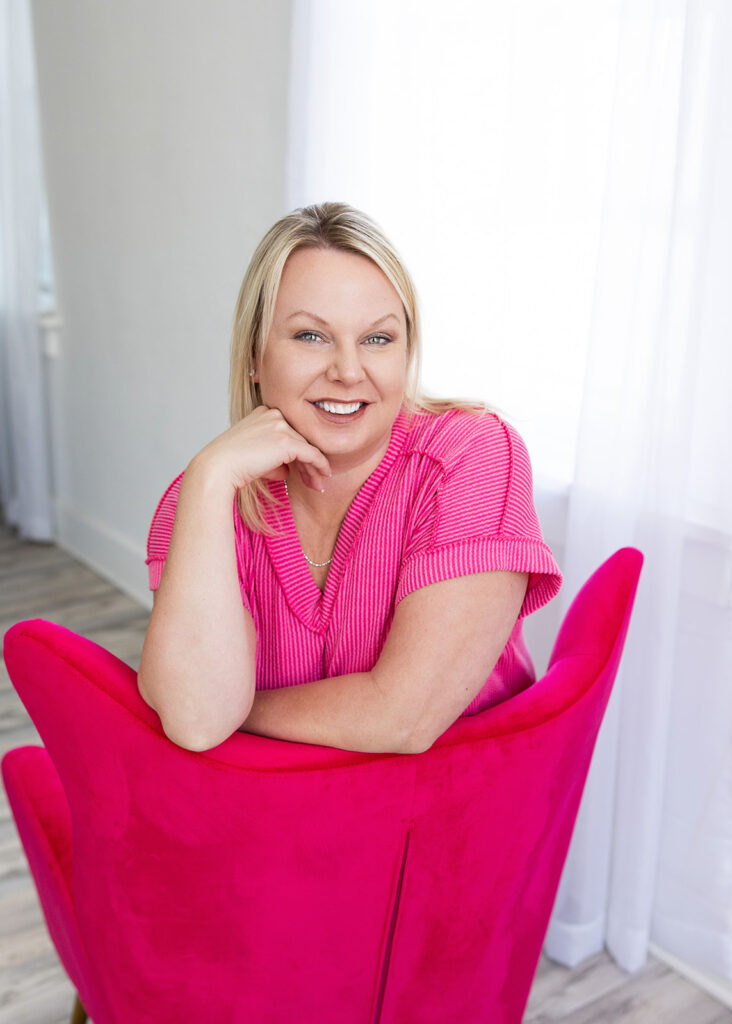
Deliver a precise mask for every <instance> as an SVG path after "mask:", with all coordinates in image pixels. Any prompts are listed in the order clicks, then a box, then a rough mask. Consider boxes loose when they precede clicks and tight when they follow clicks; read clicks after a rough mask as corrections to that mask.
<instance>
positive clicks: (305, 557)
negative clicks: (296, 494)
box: [284, 480, 333, 569]
mask: <svg viewBox="0 0 732 1024" xmlns="http://www.w3.org/2000/svg"><path fill="white" fill-rule="evenodd" d="M284 484H285V494H286V495H287V500H288V501H289V500H290V492H289V491H288V489H287V481H286V480H285V481H284ZM303 557H304V559H305V561H306V562H307V563H308V565H312V566H313V567H314V568H316V569H322V568H323V566H324V565H330V563H331V562H332V561H333V555H331V556H330V558H329V559H328V561H327V562H313V560H312V559H311V558H308V556H307V555H306V554H305V552H304V551H303Z"/></svg>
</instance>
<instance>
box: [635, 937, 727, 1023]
mask: <svg viewBox="0 0 732 1024" xmlns="http://www.w3.org/2000/svg"><path fill="white" fill-rule="evenodd" d="M648 950H649V952H650V953H652V954H653V956H655V957H656V958H657V959H658V960H662V961H663V963H665V964H668V966H669V967H672V968H673V969H674V970H675V971H676V972H677V974H681V975H682V976H683V977H684V978H687V979H688V980H689V981H690V982H692V983H693V984H694V985H696V986H697V987H698V988H701V989H704V991H705V992H708V993H709V995H710V996H713V997H714V998H715V999H718V1000H719V1002H720V1003H724V1005H725V1006H729V1007H730V1008H731V1009H732V979H730V978H723V977H721V976H720V975H719V974H707V973H706V972H705V971H702V970H700V969H699V968H698V967H695V966H694V965H693V964H690V963H687V962H686V960H682V959H681V958H680V957H678V956H674V954H673V953H669V952H668V950H667V949H662V948H661V947H660V946H656V945H655V944H654V943H653V942H651V943H650V945H649V947H648Z"/></svg>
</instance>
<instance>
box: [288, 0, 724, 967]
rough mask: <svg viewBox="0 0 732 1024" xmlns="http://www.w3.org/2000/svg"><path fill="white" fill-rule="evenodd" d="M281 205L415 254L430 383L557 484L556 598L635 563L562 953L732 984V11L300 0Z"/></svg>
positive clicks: (559, 939) (568, 3) (554, 933)
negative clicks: (667, 956) (654, 956)
mask: <svg viewBox="0 0 732 1024" xmlns="http://www.w3.org/2000/svg"><path fill="white" fill-rule="evenodd" d="M295 14H296V17H295V22H294V32H293V47H292V60H293V76H292V96H291V118H292V120H291V133H290V138H291V154H290V169H289V174H290V176H289V184H290V195H289V200H290V202H289V205H290V206H296V205H302V204H304V203H308V202H317V201H322V200H324V199H344V200H346V201H349V202H352V203H354V204H355V205H357V206H361V207H363V208H364V209H366V210H367V211H368V212H370V213H371V214H372V215H373V216H375V217H376V219H377V220H379V221H380V222H381V223H382V225H383V226H384V227H385V229H386V230H387V233H389V234H390V235H391V236H392V238H394V239H395V241H396V242H397V245H398V246H399V248H400V249H401V250H402V253H403V255H404V256H405V259H406V262H407V264H408V265H409V266H410V268H411V269H412V272H413V274H414V277H415V279H416V282H417V286H418V288H419V290H420V294H421V298H422V304H423V308H424V312H425V347H426V359H425V383H426V385H427V387H428V388H429V389H430V390H432V391H436V392H438V393H443V394H444V393H456V394H466V393H467V394H471V395H475V394H477V395H480V396H481V397H485V398H488V400H489V401H491V402H493V403H495V404H497V405H498V406H499V407H501V408H502V409H503V410H505V412H506V413H507V414H508V416H509V418H511V419H512V420H513V422H514V423H515V424H516V425H517V426H518V428H519V429H520V430H521V431H522V432H523V434H524V436H525V438H526V440H527V443H528V444H529V449H530V451H531V453H532V458H533V462H534V469H535V478H536V480H537V489H538V490H539V492H540V493H539V498H541V496H542V489H546V488H553V489H554V490H555V491H556V490H557V488H559V489H560V490H561V488H562V487H564V488H565V489H566V490H567V492H568V494H569V512H568V517H567V524H566V537H565V545H564V548H565V550H564V562H563V567H564V569H565V575H566V584H565V589H564V597H563V601H564V604H565V605H566V604H567V603H568V602H569V600H570V599H571V597H572V596H573V594H574V592H575V591H576V589H577V588H578V586H579V585H580V583H581V582H582V581H583V579H584V578H586V576H587V575H588V574H589V572H591V571H592V569H593V568H595V567H596V566H597V565H598V564H599V563H600V561H602V559H603V558H605V557H606V556H607V555H608V554H609V553H610V552H611V551H612V550H614V549H615V548H616V547H619V546H622V545H624V544H635V545H637V546H639V547H640V548H641V549H642V550H643V551H644V553H645V555H646V565H645V569H644V575H643V579H642V584H641V588H640V591H639V595H638V603H637V608H636V612H635V617H634V621H633V623H632V627H631V632H630V635H629V638H628V645H627V648H626V654H625V658H624V663H623V666H622V670H621V675H620V677H619V680H618V685H617V687H616V690H615V693H614V695H613V698H612V701H611V704H610V707H609V709H608V714H607V717H606V720H605V723H604V725H603V729H602V732H601V736H600V740H599V744H598V749H597V753H596V757H595V758H594V761H593V766H592V770H591V775H590V779H589V781H588V787H587V790H586V793H585V798H584V800H583V805H582V808H581V811H580V816H579V819H578V824H577V829H576V833H575V837H574V840H573V844H572V848H571V851H570V856H569V859H568V862H567V866H566V869H565V872H564V876H563V879H562V883H561V887H560V891H559V894H558V898H557V903H556V906H555V910H554V914H553V917H552V922H551V926H550V931H549V935H548V938H547V952H548V953H549V954H550V955H551V956H552V957H554V958H555V959H557V960H559V961H560V962H563V963H566V964H570V965H573V964H576V963H578V962H579V961H581V960H582V959H584V958H585V957H586V956H588V955H590V954H591V953H594V952H595V951H597V950H598V949H600V948H601V947H602V946H603V944H605V945H607V947H608V948H609V949H610V951H611V952H612V954H613V955H614V956H615V958H616V959H617V961H618V962H619V963H620V964H621V965H622V966H623V967H625V968H627V969H629V970H633V969H636V968H638V967H640V966H641V965H642V964H643V962H644V960H645V956H646V953H647V948H648V943H649V940H650V941H655V942H657V943H658V945H659V946H662V947H664V948H666V949H667V950H669V951H670V952H672V953H675V954H676V955H677V956H679V957H682V958H684V959H686V960H688V961H690V962H692V963H694V964H696V965H698V966H700V967H702V968H706V969H708V970H710V971H713V972H716V973H718V974H720V975H724V976H727V977H730V978H732V824H731V822H732V686H731V685H730V683H731V682H732V642H731V640H730V637H731V636H732V630H730V625H732V622H731V619H732V537H731V534H732V485H731V484H730V473H729V469H728V462H729V452H730V451H731V450H732V443H731V442H732V417H731V414H730V402H729V395H730V391H731V387H730V385H731V384H732V375H731V374H730V361H731V352H732V346H731V345H730V338H731V337H732V305H731V300H730V295H731V294H732V293H731V292H730V289H729V280H730V270H731V269H732V251H731V249H732V204H731V200H730V190H729V184H728V183H729V182H730V181H732V109H731V107H732V81H731V80H730V79H731V73H730V71H729V70H728V69H727V67H726V65H725V62H724V56H725V54H726V53H727V52H728V51H729V49H730V46H732V8H730V6H729V5H728V4H726V3H725V2H724V0H627V2H623V0H607V2H604V0H597V2H594V3H592V4H587V3H585V2H584V0H555V2H552V3H546V2H545V0H515V2H514V3H512V4H510V5H506V4H503V3H499V2H489V3H482V2H481V3H477V2H464V0H463V2H461V0H454V2H453V3H450V4H444V3H442V2H440V3H425V2H419V3H417V2H407V0H402V2H400V3H391V2H390V3H386V2H384V0H368V2H365V0H363V2H361V0H350V2H349V3H348V4H341V3H338V2H335V0H300V2H299V3H298V4H296V9H295Z"/></svg>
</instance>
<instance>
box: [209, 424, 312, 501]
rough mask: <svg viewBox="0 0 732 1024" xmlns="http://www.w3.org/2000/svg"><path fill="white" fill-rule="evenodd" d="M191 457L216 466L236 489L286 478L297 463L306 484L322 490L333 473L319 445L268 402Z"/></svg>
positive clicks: (218, 471)
mask: <svg viewBox="0 0 732 1024" xmlns="http://www.w3.org/2000/svg"><path fill="white" fill-rule="evenodd" d="M192 461H193V462H195V463H196V464H197V465H200V464H205V465H208V466H209V467H211V466H213V467H215V469H216V472H217V473H220V474H222V475H224V476H225V477H226V478H227V479H230V480H231V484H232V487H233V488H234V489H236V490H238V489H239V488H240V487H245V486H246V485H247V484H249V483H251V482H252V480H258V479H265V480H286V479H287V477H288V476H289V474H290V471H291V469H292V467H297V470H298V472H299V473H300V476H301V477H302V481H303V483H304V484H305V486H306V487H311V488H312V489H313V490H316V491H322V489H323V481H324V479H325V478H326V477H329V476H330V475H331V473H330V465H329V464H328V460H327V459H326V457H325V455H323V453H322V452H321V451H320V449H319V448H315V447H314V446H313V445H311V444H309V443H308V442H307V441H306V440H305V438H304V437H303V436H302V434H298V432H297V431H296V430H293V428H292V427H291V426H290V424H289V423H288V422H287V420H286V419H285V417H284V416H283V415H282V413H281V412H280V411H279V409H272V408H270V407H269V406H266V405H260V406H257V408H256V409H254V411H253V412H250V413H249V415H248V416H245V417H244V418H243V419H241V420H239V422H238V423H235V424H234V426H233V427H230V428H229V429H228V430H225V431H224V432H223V434H219V436H218V437H215V438H214V439H213V441H211V442H210V443H209V444H207V445H206V447H205V448H202V449H201V451H200V452H199V453H198V454H197V455H196V456H194V459H193V460H192Z"/></svg>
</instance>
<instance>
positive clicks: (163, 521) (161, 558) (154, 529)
mask: <svg viewBox="0 0 732 1024" xmlns="http://www.w3.org/2000/svg"><path fill="white" fill-rule="evenodd" d="M182 481H183V473H180V474H179V475H178V476H177V477H176V478H175V480H173V482H172V483H171V484H170V485H169V486H168V487H167V489H166V491H165V493H164V494H163V496H162V498H161V499H160V501H159V502H158V506H157V508H156V509H155V514H154V515H153V517H152V522H151V523H150V529H149V531H148V535H147V558H146V559H145V564H146V565H147V567H148V574H149V588H150V590H157V589H158V587H159V586H160V581H161V579H162V576H163V567H164V566H165V559H166V558H167V557H168V548H169V547H170V539H171V537H172V535H173V525H174V523H175V511H176V508H177V506H178V495H179V493H180V486H181V483H182ZM232 515H233V517H234V543H235V546H236V564H237V573H238V577H239V590H240V592H241V598H242V604H243V605H244V607H245V608H246V609H247V611H250V612H251V600H250V594H249V581H250V578H251V572H250V571H248V570H247V571H246V572H245V571H244V564H245V562H246V563H247V566H248V565H249V563H250V562H251V558H250V557H247V555H248V553H249V547H248V546H247V544H246V542H245V541H246V538H245V536H244V534H245V530H244V527H243V524H242V522H241V517H240V516H239V513H238V509H237V503H236V499H234V502H233V506H232Z"/></svg>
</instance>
